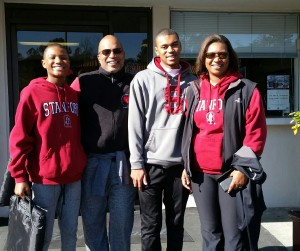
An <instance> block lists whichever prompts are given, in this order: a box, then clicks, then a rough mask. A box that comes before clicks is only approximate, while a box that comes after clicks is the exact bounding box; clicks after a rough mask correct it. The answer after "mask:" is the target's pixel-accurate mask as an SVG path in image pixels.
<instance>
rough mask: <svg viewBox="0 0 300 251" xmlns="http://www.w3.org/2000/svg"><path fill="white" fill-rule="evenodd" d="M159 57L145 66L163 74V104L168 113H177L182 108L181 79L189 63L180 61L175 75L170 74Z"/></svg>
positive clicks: (188, 67)
mask: <svg viewBox="0 0 300 251" xmlns="http://www.w3.org/2000/svg"><path fill="white" fill-rule="evenodd" d="M160 62H161V59H160V58H159V57H155V58H153V60H152V61H151V62H150V63H149V65H148V66H147V68H148V69H149V70H151V71H154V72H155V73H157V74H160V75H162V76H165V78H166V87H165V88H164V97H165V101H166V104H165V106H164V108H165V110H166V112H167V113H168V114H179V113H181V112H182V110H183V98H182V89H181V86H180V85H181V79H182V78H184V76H185V75H186V74H188V73H189V72H190V65H189V64H188V63H187V62H184V61H180V66H181V68H180V71H179V72H178V74H176V75H175V76H170V75H169V74H168V73H167V72H166V71H165V69H164V68H163V67H162V66H161V64H160Z"/></svg>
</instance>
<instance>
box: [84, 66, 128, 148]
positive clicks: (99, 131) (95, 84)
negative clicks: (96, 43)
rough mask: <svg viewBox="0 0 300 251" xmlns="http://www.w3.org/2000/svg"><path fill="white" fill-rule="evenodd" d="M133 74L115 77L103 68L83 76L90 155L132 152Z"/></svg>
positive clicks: (118, 74)
mask: <svg viewBox="0 0 300 251" xmlns="http://www.w3.org/2000/svg"><path fill="white" fill-rule="evenodd" d="M132 78H133V75H131V74H130V73H125V71H124V69H122V70H121V71H120V72H118V73H115V74H111V73H108V72H106V71H105V70H103V69H102V68H101V67H100V68H99V70H97V71H92V72H88V73H83V74H81V75H80V76H79V84H80V90H81V91H80V94H79V109H80V110H79V111H80V116H81V137H82V144H83V147H84V149H85V151H86V152H87V153H101V154H105V153H110V152H115V151H124V150H125V151H127V150H128V126H127V124H128V101H129V85H130V82H131V80H132Z"/></svg>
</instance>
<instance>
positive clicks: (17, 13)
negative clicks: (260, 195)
mask: <svg viewBox="0 0 300 251" xmlns="http://www.w3.org/2000/svg"><path fill="white" fill-rule="evenodd" d="M299 17H300V1H299V0H285V1H282V0H260V1H240V0H227V1H222V0H216V1H211V0H201V1H193V0H186V1H180V0H172V1H170V0H148V1H140V0H127V1H122V0H110V1H108V0H101V1H100V0H86V1H79V0H64V1H58V0H52V1H48V0H39V1H38V0H31V1H27V0H24V1H17V0H15V1H12V0H0V37H1V38H2V39H1V40H0V55H1V56H0V118H1V123H0V181H2V176H3V175H2V174H3V173H4V170H5V168H6V163H7V160H8V158H9V152H8V137H9V132H10V130H11V128H12V126H13V124H14V113H15V109H16V106H17V103H18V100H19V93H20V91H21V90H22V88H23V87H24V86H26V85H27V84H28V83H29V81H30V79H32V78H34V77H37V76H42V75H45V72H44V71H43V69H42V67H41V64H40V60H41V55H42V54H41V53H42V51H43V49H44V48H45V45H46V44H47V43H49V42H61V43H65V44H66V45H67V46H68V49H69V53H70V56H71V69H72V71H71V72H70V76H69V77H68V81H70V82H71V81H72V80H73V79H74V78H75V77H76V76H77V74H78V73H80V72H84V71H89V70H91V69H96V68H97V67H98V64H97V60H96V54H97V46H98V41H99V39H100V38H101V37H102V36H104V35H106V34H115V35H116V36H117V37H118V38H119V39H120V40H121V41H122V43H123V45H124V47H125V50H126V67H127V70H128V71H131V72H133V73H136V72H137V71H139V70H142V69H144V68H145V67H146V65H147V63H148V62H149V60H151V58H152V56H153V37H154V36H155V34H156V32H157V31H158V30H159V29H161V28H164V27H170V28H173V29H174V30H176V31H177V32H178V33H179V35H180V38H181V41H182V46H183V51H182V58H184V59H185V60H187V61H189V62H190V63H191V65H193V64H194V62H195V58H196V55H197V52H198V49H199V45H200V43H201V41H202V39H203V38H204V37H205V36H207V35H209V34H212V33H220V34H224V35H225V36H227V37H228V38H229V39H230V41H231V42H232V44H233V46H234V48H235V50H236V51H237V53H238V56H239V58H240V60H241V71H242V73H243V74H244V76H245V77H247V78H249V79H251V80H253V81H255V82H257V83H258V88H259V90H260V92H261V94H262V96H263V99H264V103H265V108H266V115H267V125H268V138H267V143H266V147H265V151H264V153H263V156H262V159H261V162H262V165H263V167H264V169H265V171H266V173H267V175H268V178H267V181H266V183H265V184H264V195H265V200H266V203H267V206H268V207H300V182H299V180H300V138H299V136H294V135H293V132H292V130H291V124H290V121H291V117H289V116H288V114H289V113H290V112H292V111H296V110H299V109H300V107H299V98H300V90H299V89H300V88H299V83H300V70H299V53H300V39H299V38H300V35H299V33H300V30H299V26H300V25H299V24H300V21H299Z"/></svg>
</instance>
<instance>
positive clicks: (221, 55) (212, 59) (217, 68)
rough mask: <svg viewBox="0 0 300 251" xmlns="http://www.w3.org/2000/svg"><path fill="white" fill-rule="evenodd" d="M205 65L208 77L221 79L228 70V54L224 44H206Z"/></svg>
mask: <svg viewBox="0 0 300 251" xmlns="http://www.w3.org/2000/svg"><path fill="white" fill-rule="evenodd" d="M205 67H206V69H207V71H208V73H209V77H210V79H211V80H212V79H221V78H222V77H223V76H224V75H225V74H226V73H227V71H228V68H229V56H228V51H227V47H226V44H224V43H220V42H216V43H212V44H210V45H209V46H208V48H207V51H206V58H205Z"/></svg>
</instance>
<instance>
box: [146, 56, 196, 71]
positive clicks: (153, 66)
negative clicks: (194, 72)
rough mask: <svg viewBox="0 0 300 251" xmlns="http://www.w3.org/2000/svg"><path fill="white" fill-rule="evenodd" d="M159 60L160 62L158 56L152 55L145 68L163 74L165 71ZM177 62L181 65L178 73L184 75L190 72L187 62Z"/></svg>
mask: <svg viewBox="0 0 300 251" xmlns="http://www.w3.org/2000/svg"><path fill="white" fill-rule="evenodd" d="M160 62H161V59H160V57H154V58H153V59H152V61H151V62H150V63H149V64H148V66H147V68H148V69H150V70H151V71H154V72H156V73H158V74H160V75H163V76H165V75H166V74H167V72H166V71H165V70H164V68H163V67H162V66H161V64H160ZM179 64H180V66H181V70H180V73H179V74H181V75H184V74H187V73H189V72H190V69H191V66H190V64H189V63H188V62H185V61H180V62H179Z"/></svg>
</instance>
